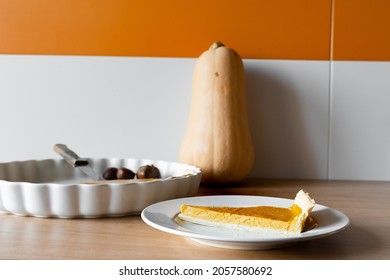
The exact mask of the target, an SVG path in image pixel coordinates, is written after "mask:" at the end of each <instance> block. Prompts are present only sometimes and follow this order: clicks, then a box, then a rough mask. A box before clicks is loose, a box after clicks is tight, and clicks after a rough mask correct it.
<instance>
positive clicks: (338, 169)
mask: <svg viewBox="0 0 390 280" xmlns="http://www.w3.org/2000/svg"><path fill="white" fill-rule="evenodd" d="M332 64H333V65H332V67H333V71H332V73H333V77H332V114H331V116H332V118H331V128H332V130H331V141H330V147H331V149H330V173H329V178H330V179H354V180H355V179H356V180H389V179H390V82H389V80H390V63H388V62H332Z"/></svg>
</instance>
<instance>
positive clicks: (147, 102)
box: [0, 55, 194, 161]
mask: <svg viewBox="0 0 390 280" xmlns="http://www.w3.org/2000/svg"><path fill="white" fill-rule="evenodd" d="M193 63H194V60H191V59H179V58H178V59H174V58H133V57H96V56H90V57H88V56H28V55H20V56H16V55H0V96H1V103H0V106H1V109H0V119H1V120H2V121H1V136H2V137H1V139H0V161H11V160H24V159H31V158H46V157H56V156H57V155H56V154H55V153H54V152H53V149H52V147H53V145H54V144H55V143H58V142H60V143H61V142H62V143H65V144H68V145H69V147H70V148H73V149H75V150H76V151H78V152H79V153H81V156H86V157H89V156H90V157H100V156H102V157H133V158H153V159H161V160H176V159H177V158H178V148H177V147H178V145H179V144H180V142H181V137H182V134H183V133H184V128H185V125H186V118H187V110H188V106H189V101H190V96H191V76H192V68H193Z"/></svg>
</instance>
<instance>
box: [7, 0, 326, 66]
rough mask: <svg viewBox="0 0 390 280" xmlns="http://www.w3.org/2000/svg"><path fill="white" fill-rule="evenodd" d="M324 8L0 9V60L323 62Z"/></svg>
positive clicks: (101, 5) (122, 2)
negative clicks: (225, 48) (214, 49)
mask: <svg viewBox="0 0 390 280" xmlns="http://www.w3.org/2000/svg"><path fill="white" fill-rule="evenodd" d="M330 15H331V0H316V1H312V0H295V1H291V0H274V1H269V0H242V1H236V0H214V1H209V0H193V1H182V0H171V1H161V0H149V1H130V0H112V1H107V0H84V1H79V0H56V1H52V0H13V1H0V53H12V54H71V55H115V56H122V55H123V56H161V57H197V56H199V54H200V53H201V52H202V51H203V50H205V49H206V48H207V47H208V46H209V45H211V43H212V42H213V41H215V40H221V41H224V42H225V44H227V45H230V46H232V47H233V48H235V49H236V50H237V51H238V52H239V53H240V54H241V55H242V56H243V57H244V58H267V59H312V60H328V59H330V18H331V16H330Z"/></svg>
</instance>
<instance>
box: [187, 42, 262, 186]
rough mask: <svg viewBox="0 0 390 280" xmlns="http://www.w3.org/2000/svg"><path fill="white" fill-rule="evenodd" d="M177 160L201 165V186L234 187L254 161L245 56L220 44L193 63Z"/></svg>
mask: <svg viewBox="0 0 390 280" xmlns="http://www.w3.org/2000/svg"><path fill="white" fill-rule="evenodd" d="M179 160H180V161H181V162H184V163H188V164H192V165H195V166H197V167H199V168H200V169H201V171H202V182H203V183H236V182H239V181H241V180H242V179H243V178H244V177H246V176H247V175H248V173H249V171H250V170H251V168H252V166H253V162H254V152H253V144H252V139H251V135H250V131H249V125H248V116H247V105H246V91H245V73H244V66H243V62H242V59H241V57H240V56H239V55H238V54H237V52H235V51H234V50H233V49H232V48H229V47H226V46H224V45H223V44H222V43H221V42H216V43H214V44H213V45H212V46H211V47H210V48H209V49H208V50H206V51H205V52H203V53H202V54H201V56H200V57H199V58H198V60H197V61H196V63H195V67H194V72H193V80H192V99H191V106H190V112H189V117H188V124H187V129H186V131H185V134H184V137H183V140H182V144H181V147H180V156H179Z"/></svg>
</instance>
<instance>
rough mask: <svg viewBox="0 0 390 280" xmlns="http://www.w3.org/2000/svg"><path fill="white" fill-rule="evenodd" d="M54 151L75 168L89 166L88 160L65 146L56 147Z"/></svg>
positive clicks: (58, 145) (57, 145)
mask: <svg viewBox="0 0 390 280" xmlns="http://www.w3.org/2000/svg"><path fill="white" fill-rule="evenodd" d="M54 151H55V152H56V153H58V154H59V155H60V156H62V157H63V158H64V159H65V160H66V161H67V162H68V163H69V164H70V165H72V166H73V167H79V166H86V165H88V164H89V162H88V160H87V159H83V158H80V157H79V156H78V155H77V154H76V153H75V152H73V151H72V150H71V149H69V148H68V147H67V146H66V145H64V144H56V145H54Z"/></svg>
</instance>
